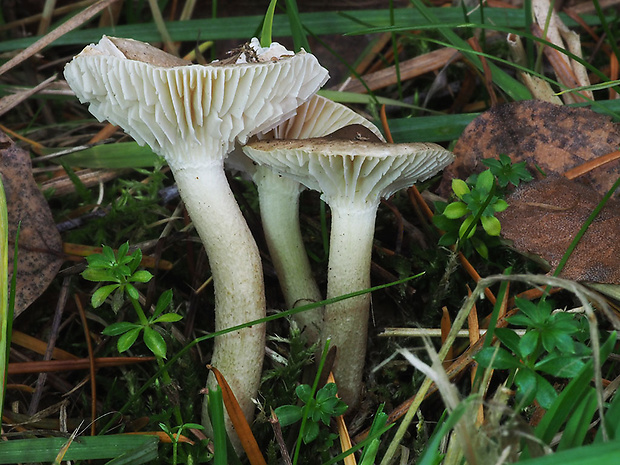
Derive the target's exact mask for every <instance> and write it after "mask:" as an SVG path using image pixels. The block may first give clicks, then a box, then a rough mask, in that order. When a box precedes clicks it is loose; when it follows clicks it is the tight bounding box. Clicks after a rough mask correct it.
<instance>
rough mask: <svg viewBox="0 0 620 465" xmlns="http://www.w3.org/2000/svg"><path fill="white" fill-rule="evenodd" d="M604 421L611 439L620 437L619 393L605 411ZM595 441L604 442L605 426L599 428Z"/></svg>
mask: <svg viewBox="0 0 620 465" xmlns="http://www.w3.org/2000/svg"><path fill="white" fill-rule="evenodd" d="M604 421H605V426H606V427H607V434H608V435H609V439H610V440H613V439H618V438H620V396H619V395H618V394H617V393H616V395H615V396H614V398H613V400H612V401H611V405H610V406H609V408H608V409H607V412H605V418H604ZM594 442H603V428H599V430H598V432H597V433H596V438H595V441H594Z"/></svg>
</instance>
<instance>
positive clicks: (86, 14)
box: [0, 0, 117, 76]
mask: <svg viewBox="0 0 620 465" xmlns="http://www.w3.org/2000/svg"><path fill="white" fill-rule="evenodd" d="M116 1H117V0H100V1H99V2H97V3H95V4H94V5H92V6H89V7H88V8H86V9H85V10H84V11H82V12H81V13H78V14H77V15H75V16H74V17H73V18H71V19H69V20H68V21H67V22H65V23H63V24H62V25H60V26H58V27H57V28H56V29H54V30H53V31H51V32H50V33H49V34H47V35H45V36H44V37H41V38H40V39H39V40H37V41H36V42H35V43H34V44H32V45H31V46H30V47H28V48H26V49H24V50H22V51H21V52H19V53H18V54H17V55H15V56H14V57H13V58H11V59H10V60H9V61H7V62H6V63H5V64H4V65H2V66H0V76H1V75H2V74H4V73H6V72H7V71H8V70H10V69H13V68H14V67H15V66H17V65H19V64H20V63H21V62H23V61H25V60H27V59H28V58H30V57H31V56H32V55H34V54H35V53H37V52H40V51H41V50H43V49H44V48H45V47H47V46H48V45H49V44H51V43H52V42H54V41H55V40H56V39H58V38H59V37H62V36H63V35H65V34H66V33H67V32H69V31H72V30H73V29H75V28H77V27H79V26H81V25H82V24H84V23H85V22H86V21H88V20H89V19H90V18H92V17H93V16H95V15H96V14H97V13H99V12H101V10H103V9H105V8H107V7H108V6H110V5H112V4H113V3H114V2H116Z"/></svg>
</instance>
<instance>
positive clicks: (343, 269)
mask: <svg viewBox="0 0 620 465" xmlns="http://www.w3.org/2000/svg"><path fill="white" fill-rule="evenodd" d="M377 207H378V204H371V205H366V206H361V207H360V206H357V205H351V204H349V203H345V202H336V203H335V204H334V205H331V207H330V208H331V213H332V221H331V233H330V242H329V247H330V249H329V263H328V271H327V282H328V285H327V298H328V299H331V298H334V297H340V296H343V295H346V294H351V293H352V292H357V291H361V290H364V289H368V288H369V287H370V264H371V258H372V244H373V238H374V227H375V218H376V216H377ZM369 309H370V294H363V295H360V296H357V297H351V298H348V299H345V300H341V301H339V302H336V303H333V304H329V305H327V306H326V307H325V323H324V328H323V331H324V337H325V338H331V344H332V345H334V346H336V347H337V348H338V353H337V357H336V360H337V362H336V365H335V366H334V377H335V378H336V381H337V383H338V394H339V395H340V397H341V398H342V399H343V400H344V401H345V402H347V403H348V404H349V405H352V406H354V405H355V404H356V403H357V400H358V399H359V395H360V389H361V385H362V373H363V368H364V360H365V356H366V341H367V333H368V313H369Z"/></svg>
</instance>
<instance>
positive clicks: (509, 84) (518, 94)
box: [411, 0, 532, 100]
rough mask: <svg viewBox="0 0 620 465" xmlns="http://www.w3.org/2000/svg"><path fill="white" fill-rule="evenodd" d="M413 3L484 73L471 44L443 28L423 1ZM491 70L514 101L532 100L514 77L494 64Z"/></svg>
mask: <svg viewBox="0 0 620 465" xmlns="http://www.w3.org/2000/svg"><path fill="white" fill-rule="evenodd" d="M411 3H413V4H414V5H415V7H416V8H417V9H418V10H420V13H422V15H424V17H425V18H426V20H427V21H428V22H429V23H432V24H435V25H437V28H438V29H439V32H440V33H441V34H442V35H443V36H444V37H445V38H446V39H447V40H448V42H450V43H451V44H452V45H455V46H458V47H459V48H461V49H462V51H463V53H464V54H465V55H466V56H467V58H468V59H469V61H471V62H472V63H473V64H474V65H475V66H476V67H477V68H478V69H479V70H480V71H482V70H483V69H482V61H481V60H480V57H478V56H477V55H476V54H475V53H473V50H472V49H471V47H470V46H469V44H468V43H467V42H466V41H465V40H463V39H461V38H460V37H459V36H458V35H457V34H456V33H455V32H454V31H452V30H451V29H448V28H446V27H441V22H440V20H439V19H438V18H437V16H435V14H434V13H433V12H432V11H431V9H430V8H427V7H426V6H425V5H424V4H423V3H422V1H421V0H411ZM489 68H490V69H491V74H492V76H493V81H494V82H495V83H496V84H497V86H498V87H499V88H500V89H502V90H503V91H504V92H506V94H508V95H509V96H510V97H511V98H512V99H514V100H527V99H531V98H532V94H531V93H530V91H529V90H528V89H527V88H526V87H525V86H524V85H523V84H521V83H520V82H519V81H517V80H516V79H514V78H513V77H511V76H509V75H508V74H506V73H505V72H504V71H502V70H501V69H500V68H498V67H497V66H496V65H494V64H493V63H489Z"/></svg>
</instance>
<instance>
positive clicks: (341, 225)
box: [243, 138, 454, 407]
mask: <svg viewBox="0 0 620 465" xmlns="http://www.w3.org/2000/svg"><path fill="white" fill-rule="evenodd" d="M243 150H244V152H245V153H246V154H247V155H248V156H249V157H250V158H251V159H253V160H254V161H255V162H257V163H259V164H265V165H268V166H270V167H271V168H272V169H273V170H274V171H276V172H278V173H280V174H282V175H284V176H288V177H291V178H293V179H295V180H296V181H298V182H300V183H302V184H304V185H305V186H306V187H308V188H310V189H313V190H316V191H319V192H321V193H322V195H321V198H322V199H323V200H324V201H325V202H327V203H328V204H329V206H330V208H331V212H332V220H331V221H332V222H331V233H330V251H329V263H328V274H327V280H328V281H327V298H328V299H331V298H334V297H339V296H343V295H346V294H350V293H353V292H356V291H360V290H363V289H368V288H369V287H370V263H371V255H372V243H373V236H374V223H375V218H376V213H377V208H378V206H379V202H380V199H381V198H383V197H389V196H390V195H392V194H393V193H395V192H396V191H398V190H399V189H402V188H404V187H408V186H410V185H412V184H414V183H415V182H416V181H422V180H424V179H427V178H429V177H430V176H432V175H434V174H435V173H437V172H438V171H440V170H441V169H443V168H444V167H445V166H447V165H448V164H449V163H450V162H451V161H452V160H453V158H454V157H453V155H452V153H451V152H449V151H448V150H445V149H444V148H442V147H441V146H439V145H436V144H425V143H411V144H384V143H376V142H375V143H373V142H365V141H352V140H326V139H325V138H317V139H307V140H263V141H257V142H251V143H249V144H248V145H246V146H245V147H244V149H243ZM369 308H370V295H369V294H363V295H360V296H356V297H352V298H348V299H345V300H341V301H339V302H336V303H332V304H329V305H328V306H327V307H326V308H325V325H324V328H323V332H324V334H323V337H324V338H331V340H332V343H333V344H334V345H336V346H337V348H338V353H337V357H336V364H335V366H334V376H335V378H336V382H337V384H338V392H339V394H340V396H341V397H342V399H343V400H344V402H346V403H347V404H348V405H349V406H350V407H354V406H355V405H357V403H358V401H359V396H360V393H361V385H362V383H361V381H362V371H363V367H364V358H365V352H366V338H367V332H368V312H369Z"/></svg>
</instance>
